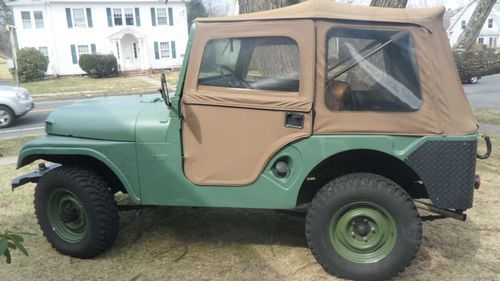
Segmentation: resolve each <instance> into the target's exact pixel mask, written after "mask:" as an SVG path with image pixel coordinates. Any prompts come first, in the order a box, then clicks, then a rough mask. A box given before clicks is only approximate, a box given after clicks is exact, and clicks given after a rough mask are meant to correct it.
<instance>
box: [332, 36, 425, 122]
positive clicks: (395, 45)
mask: <svg viewBox="0 0 500 281" xmlns="http://www.w3.org/2000/svg"><path fill="white" fill-rule="evenodd" d="M327 42H328V46H327V48H328V52H327V66H328V68H327V74H328V75H327V79H326V93H325V104H326V105H327V107H328V108H330V109H331V110H334V111H384V112H412V111H417V110H418V109H419V108H420V106H421V105H422V97H421V93H420V83H419V78H418V68H417V62H416V59H415V46H414V42H413V39H412V37H411V35H410V33H408V32H406V31H400V30H364V29H347V28H334V29H332V30H331V31H330V32H329V33H328V41H327Z"/></svg>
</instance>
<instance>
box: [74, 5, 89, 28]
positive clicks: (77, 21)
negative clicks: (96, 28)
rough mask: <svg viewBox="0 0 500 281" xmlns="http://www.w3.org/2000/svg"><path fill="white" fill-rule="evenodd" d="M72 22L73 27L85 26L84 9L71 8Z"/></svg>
mask: <svg viewBox="0 0 500 281" xmlns="http://www.w3.org/2000/svg"><path fill="white" fill-rule="evenodd" d="M73 24H74V26H75V27H87V19H86V18H85V9H73Z"/></svg>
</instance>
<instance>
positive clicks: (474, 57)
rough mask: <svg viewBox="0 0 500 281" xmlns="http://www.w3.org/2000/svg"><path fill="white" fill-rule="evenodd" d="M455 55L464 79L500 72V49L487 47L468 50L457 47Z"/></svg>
mask: <svg viewBox="0 0 500 281" xmlns="http://www.w3.org/2000/svg"><path fill="white" fill-rule="evenodd" d="M453 55H454V56H455V61H456V62H457V70H458V74H459V75H460V78H461V79H462V80H467V79H470V78H471V77H480V76H488V75H494V74H498V73H500V49H491V48H486V47H483V48H482V49H476V50H474V49H471V50H468V51H465V50H462V49H457V50H455V51H454V52H453Z"/></svg>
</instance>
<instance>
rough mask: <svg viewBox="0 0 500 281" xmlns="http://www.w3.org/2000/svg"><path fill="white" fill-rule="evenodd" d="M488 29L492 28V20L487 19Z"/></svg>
mask: <svg viewBox="0 0 500 281" xmlns="http://www.w3.org/2000/svg"><path fill="white" fill-rule="evenodd" d="M488 28H493V19H488Z"/></svg>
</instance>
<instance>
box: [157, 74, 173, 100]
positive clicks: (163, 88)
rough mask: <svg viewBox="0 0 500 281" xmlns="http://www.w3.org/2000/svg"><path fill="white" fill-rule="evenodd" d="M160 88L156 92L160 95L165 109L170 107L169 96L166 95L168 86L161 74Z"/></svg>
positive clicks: (163, 75)
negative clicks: (165, 106)
mask: <svg viewBox="0 0 500 281" xmlns="http://www.w3.org/2000/svg"><path fill="white" fill-rule="evenodd" d="M160 77H161V79H160V80H161V84H160V85H161V88H160V89H159V90H158V91H159V92H160V94H161V97H162V99H163V101H164V102H165V104H166V105H167V107H170V96H169V94H168V86H167V78H166V77H165V73H162V74H161V76H160Z"/></svg>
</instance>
